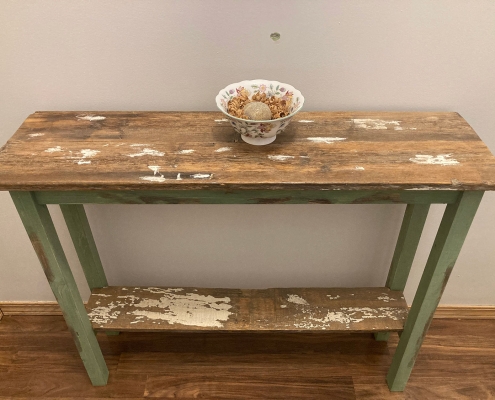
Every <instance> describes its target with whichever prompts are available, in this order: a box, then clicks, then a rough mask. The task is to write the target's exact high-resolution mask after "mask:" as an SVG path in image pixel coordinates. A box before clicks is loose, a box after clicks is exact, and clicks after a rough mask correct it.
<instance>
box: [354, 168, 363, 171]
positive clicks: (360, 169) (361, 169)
mask: <svg viewBox="0 0 495 400" xmlns="http://www.w3.org/2000/svg"><path fill="white" fill-rule="evenodd" d="M354 169H355V170H356V171H364V167H356V168H354Z"/></svg>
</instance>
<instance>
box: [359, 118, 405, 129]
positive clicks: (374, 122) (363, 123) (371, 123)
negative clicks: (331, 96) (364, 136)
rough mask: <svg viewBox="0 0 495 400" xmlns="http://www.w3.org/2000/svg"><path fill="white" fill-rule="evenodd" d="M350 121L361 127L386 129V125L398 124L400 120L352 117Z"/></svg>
mask: <svg viewBox="0 0 495 400" xmlns="http://www.w3.org/2000/svg"><path fill="white" fill-rule="evenodd" d="M352 122H354V124H355V125H356V126H357V127H358V128H363V129H388V128H387V125H393V126H399V125H400V122H401V121H385V120H383V119H367V118H365V119H360V118H357V119H353V120H352Z"/></svg>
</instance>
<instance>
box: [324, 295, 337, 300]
mask: <svg viewBox="0 0 495 400" xmlns="http://www.w3.org/2000/svg"><path fill="white" fill-rule="evenodd" d="M327 297H328V298H329V299H330V300H337V299H340V296H339V295H337V296H332V295H330V294H327Z"/></svg>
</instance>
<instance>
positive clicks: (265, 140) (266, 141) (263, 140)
mask: <svg viewBox="0 0 495 400" xmlns="http://www.w3.org/2000/svg"><path fill="white" fill-rule="evenodd" d="M241 138H242V140H244V141H245V142H246V143H249V144H254V145H255V146H264V145H265V144H270V143H272V142H273V141H274V140H275V139H276V138H277V135H275V136H272V137H268V138H251V137H247V136H244V135H241Z"/></svg>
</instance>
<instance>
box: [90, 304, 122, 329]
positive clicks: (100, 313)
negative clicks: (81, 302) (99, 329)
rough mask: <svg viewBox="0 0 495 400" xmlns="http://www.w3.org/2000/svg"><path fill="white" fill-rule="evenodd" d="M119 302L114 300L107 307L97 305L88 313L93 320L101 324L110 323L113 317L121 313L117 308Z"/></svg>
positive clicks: (115, 317)
mask: <svg viewBox="0 0 495 400" xmlns="http://www.w3.org/2000/svg"><path fill="white" fill-rule="evenodd" d="M118 306H119V305H118V304H115V303H114V302H113V301H112V302H111V303H110V304H109V305H107V306H106V307H95V308H93V309H92V310H91V312H90V313H88V317H89V318H90V320H91V322H94V323H96V324H98V325H100V326H102V325H104V324H108V323H109V322H111V320H113V319H117V318H118V316H119V315H120V311H118V310H116V308H117V307H118Z"/></svg>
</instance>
